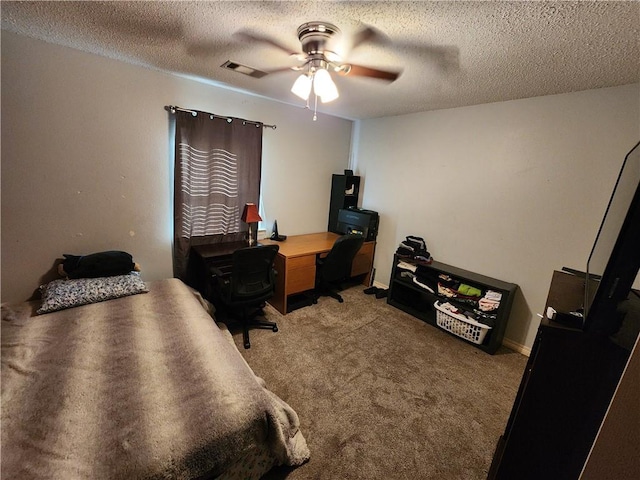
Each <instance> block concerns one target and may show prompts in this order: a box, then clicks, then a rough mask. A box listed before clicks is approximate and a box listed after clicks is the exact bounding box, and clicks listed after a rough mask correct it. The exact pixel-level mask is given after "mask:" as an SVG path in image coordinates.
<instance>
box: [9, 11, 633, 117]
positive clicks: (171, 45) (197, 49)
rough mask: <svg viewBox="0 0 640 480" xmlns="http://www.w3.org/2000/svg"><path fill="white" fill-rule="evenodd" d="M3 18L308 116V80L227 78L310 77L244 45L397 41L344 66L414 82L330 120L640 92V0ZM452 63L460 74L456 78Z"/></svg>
mask: <svg viewBox="0 0 640 480" xmlns="http://www.w3.org/2000/svg"><path fill="white" fill-rule="evenodd" d="M1 13H2V28H3V29H6V30H10V31H13V32H16V33H19V34H23V35H27V36H31V37H35V38H39V39H42V40H45V41H47V42H51V43H55V44H60V45H64V46H67V47H71V48H76V49H80V50H84V51H87V52H92V53H95V54H98V55H104V56H107V57H110V58H114V59H118V60H122V61H125V62H130V63H134V64H138V65H144V66H147V67H150V68H155V69H159V70H163V71H168V72H174V73H178V74H183V75H188V76H192V77H195V78H199V79H204V80H208V81H210V82H213V83H215V84H217V85H224V86H229V87H233V88H235V89H240V90H242V91H246V92H251V93H254V94H258V95H261V96H265V97H268V98H272V99H276V100H279V101H282V102H286V103H289V104H293V105H300V106H303V102H302V101H301V100H299V99H298V98H297V97H295V96H294V95H293V94H292V93H291V92H290V91H289V89H290V87H291V85H292V84H293V82H294V80H295V79H296V77H297V76H298V75H299V74H298V73H296V72H294V71H284V72H282V73H277V74H276V73H274V74H269V75H267V76H265V77H263V78H261V79H256V78H252V77H249V76H247V75H243V74H240V73H238V72H234V71H230V70H226V69H223V68H220V65H221V64H222V63H224V62H225V61H227V60H232V61H234V62H238V63H241V64H244V65H248V66H251V67H254V68H257V69H260V70H269V69H274V68H279V67H287V66H293V65H297V64H299V62H298V61H296V60H295V59H294V58H292V57H290V56H289V55H287V54H286V53H285V52H284V51H282V50H280V49H278V48H274V47H273V46H272V45H268V44H265V43H264V42H263V43H259V42H255V41H248V40H247V39H246V37H245V38H243V37H241V36H239V35H238V32H241V31H247V30H248V31H250V32H252V33H253V34H254V35H260V36H263V37H268V38H270V39H273V40H274V41H275V42H277V43H279V44H281V45H283V46H285V47H286V48H287V49H291V50H292V51H299V50H300V43H299V41H298V38H297V34H296V30H297V28H298V26H299V25H301V24H303V23H305V22H309V21H314V20H324V21H329V22H331V23H333V24H335V25H336V26H338V27H339V28H340V29H341V31H342V34H343V38H344V39H346V40H348V39H349V38H353V36H354V34H355V33H356V32H358V31H360V30H361V29H363V28H364V27H373V28H374V29H375V30H376V31H379V32H381V33H382V34H384V36H386V41H375V42H370V43H366V44H362V45H360V46H358V47H357V48H354V49H353V50H351V51H348V50H342V51H341V52H340V53H342V54H343V55H344V58H345V60H346V61H348V62H352V63H355V64H359V65H365V66H369V67H374V68H381V69H394V70H402V74H401V75H400V77H399V79H398V80H396V81H395V82H393V83H386V82H383V81H380V80H375V79H370V78H362V77H352V76H346V77H338V76H337V75H334V78H335V83H336V84H337V86H338V90H339V92H340V98H338V99H337V100H335V101H334V102H332V103H328V104H326V105H319V106H318V110H319V111H320V112H325V113H328V114H331V115H336V116H341V117H345V118H351V119H357V118H373V117H380V116H389V115H399V114H404V113H412V112H419V111H427V110H434V109H441V108H451V107H457V106H463V105H475V104H481V103H489V102H496V101H503V100H512V99H518V98H527V97H535V96H540V95H550V94H557V93H565V92H573V91H579V90H587V89H592V88H600V87H608V86H616V85H624V84H630V83H635V82H638V81H640V46H639V44H640V35H639V24H640V21H639V20H640V3H638V2H635V1H633V2H621V1H616V2H591V1H575V2H555V1H554V2H528V1H516V2H489V1H483V2H466V1H449V2H428V1H424V2H391V1H385V2H343V1H322V2H310V1H299V2H284V1H280V2H245V1H241V2H228V1H209V2H120V1H116V2H8V1H2V4H1ZM376 38H378V37H376ZM336 49H339V46H337V47H336ZM451 52H454V53H457V57H456V56H455V55H454V56H451V55H450V54H451ZM441 53H447V55H448V56H447V58H448V59H451V58H454V59H455V58H457V63H454V64H453V66H452V64H450V63H448V64H447V65H448V68H442V67H443V64H442V62H441V60H442V57H441V56H440V54H441Z"/></svg>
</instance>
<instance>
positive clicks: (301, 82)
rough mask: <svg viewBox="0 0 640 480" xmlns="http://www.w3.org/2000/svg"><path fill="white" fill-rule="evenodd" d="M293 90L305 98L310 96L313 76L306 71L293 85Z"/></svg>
mask: <svg viewBox="0 0 640 480" xmlns="http://www.w3.org/2000/svg"><path fill="white" fill-rule="evenodd" d="M291 91H292V92H293V93H294V94H295V95H297V96H298V97H300V98H301V99H303V100H306V99H307V98H309V94H310V93H311V78H310V77H309V75H307V74H306V73H303V74H302V75H300V76H299V77H298V79H297V80H296V81H295V83H294V84H293V87H291Z"/></svg>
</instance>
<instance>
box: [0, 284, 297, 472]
mask: <svg viewBox="0 0 640 480" xmlns="http://www.w3.org/2000/svg"><path fill="white" fill-rule="evenodd" d="M146 286H147V289H148V292H147V293H141V294H136V295H130V296H126V297H122V298H118V299H112V300H108V301H102V302H99V303H93V304H88V305H83V306H78V307H74V308H68V309H64V310H59V311H55V312H52V313H46V314H41V315H37V314H36V309H37V305H36V304H34V303H33V302H26V303H24V304H20V305H17V306H16V305H12V306H10V308H7V309H5V306H4V305H3V321H2V330H1V332H2V467H1V468H2V470H1V472H0V473H1V474H0V476H1V477H2V478H7V479H9V478H16V479H17V478H20V479H36V478H37V479H61V478H73V479H83V478H87V479H89V478H91V479H94V478H100V479H102V480H104V479H158V478H176V479H178V478H179V479H195V478H202V479H204V478H260V477H261V476H262V475H263V474H264V473H265V472H267V471H268V470H269V469H271V467H272V466H274V465H292V466H293V465H300V464H302V463H304V462H305V461H306V460H308V458H309V450H308V448H307V445H306V441H305V439H304V437H303V435H302V433H301V432H300V430H299V420H298V416H297V414H296V412H295V411H294V410H293V409H292V408H291V407H290V406H289V405H288V404H287V403H286V402H284V401H283V400H282V399H280V398H279V397H278V396H277V395H275V394H274V393H273V392H271V391H269V390H268V389H267V388H266V386H265V385H264V382H263V381H262V380H261V379H260V378H259V377H257V376H256V375H254V373H253V372H252V370H251V368H249V366H248V365H247V363H246V362H245V361H244V359H243V358H242V356H241V355H240V353H239V352H238V350H237V349H236V347H235V345H234V343H233V339H232V338H231V335H230V334H229V332H228V331H227V330H226V329H225V328H224V326H219V325H217V324H216V323H215V322H214V321H213V319H212V317H211V316H210V315H209V314H208V313H207V311H206V310H205V308H203V302H202V299H201V298H199V296H198V295H197V294H196V293H195V292H194V291H193V290H191V289H190V288H188V287H187V286H186V285H185V284H184V283H182V282H181V281H180V280H177V279H166V280H161V281H156V282H148V283H146Z"/></svg>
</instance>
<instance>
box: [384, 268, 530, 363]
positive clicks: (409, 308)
mask: <svg viewBox="0 0 640 480" xmlns="http://www.w3.org/2000/svg"><path fill="white" fill-rule="evenodd" d="M400 260H402V261H405V262H407V263H411V264H414V265H418V264H419V262H415V261H413V260H412V259H408V258H403V257H398V255H394V257H393V269H392V271H391V280H390V281H389V293H388V296H387V303H389V305H392V306H394V307H396V308H399V309H400V310H403V311H404V312H407V313H409V314H410V315H413V316H414V317H416V318H419V319H420V320H423V321H425V322H427V323H429V324H431V325H433V326H436V327H438V325H437V321H436V309H435V307H434V303H435V302H436V301H442V302H445V301H446V302H449V303H451V304H454V305H456V306H458V304H456V299H455V298H448V297H444V296H442V295H439V294H438V293H437V292H438V285H437V281H435V282H432V283H429V284H428V285H429V287H431V288H432V289H433V291H434V293H431V292H429V291H428V290H427V289H425V288H423V287H421V286H419V285H416V284H415V283H414V282H413V280H412V279H411V278H409V277H403V276H402V271H403V269H399V268H398V262H399V261H400ZM420 268H422V269H425V270H426V271H428V272H429V274H430V275H429V276H430V277H432V278H437V277H438V275H440V274H445V275H448V276H449V277H451V278H453V279H454V280H456V281H458V282H461V283H464V284H467V285H470V286H473V287H475V288H478V289H480V290H481V291H482V292H486V291H487V290H493V291H495V292H498V293H500V294H501V295H502V299H501V301H500V307H499V308H498V309H497V310H496V319H495V321H494V325H493V328H492V329H491V330H489V331H488V332H487V334H486V336H485V338H484V341H483V342H482V343H481V344H476V343H474V342H472V341H470V340H467V339H466V338H464V337H459V336H457V335H454V334H453V333H451V332H448V331H447V330H444V331H447V333H450V334H451V335H454V336H456V338H459V339H460V340H462V341H464V342H467V343H469V344H471V345H473V346H474V347H477V348H479V349H481V350H483V351H485V352H487V353H490V354H494V353H495V352H496V351H497V350H498V348H499V347H500V345H502V339H503V338H504V332H505V329H506V327H507V322H508V320H509V314H510V312H511V306H512V305H513V299H514V297H515V293H516V290H517V289H518V286H517V285H516V284H514V283H509V282H504V281H502V280H498V279H496V278H491V277H487V276H485V275H481V274H478V273H474V272H470V271H468V270H463V269H461V268H458V267H454V266H451V265H447V264H444V263H440V262H436V261H434V262H432V263H431V264H430V265H424V264H421V266H420ZM459 306H461V307H463V308H466V309H468V308H469V305H462V304H460V305H459ZM438 328H440V327H438Z"/></svg>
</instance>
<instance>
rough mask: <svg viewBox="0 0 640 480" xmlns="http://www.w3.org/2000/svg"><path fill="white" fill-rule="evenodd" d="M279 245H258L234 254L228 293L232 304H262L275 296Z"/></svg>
mask: <svg viewBox="0 0 640 480" xmlns="http://www.w3.org/2000/svg"><path fill="white" fill-rule="evenodd" d="M279 248H280V247H279V246H278V245H258V246H255V247H247V248H241V249H240V250H236V251H235V252H233V267H232V268H233V270H232V272H231V279H230V285H229V291H228V294H229V296H228V298H227V300H228V302H229V303H230V304H243V303H247V302H261V301H264V300H267V299H268V298H270V297H271V296H272V295H273V290H274V288H275V271H274V269H273V261H274V259H275V257H276V254H277V253H278V249H279Z"/></svg>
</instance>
